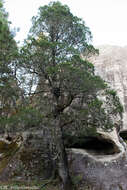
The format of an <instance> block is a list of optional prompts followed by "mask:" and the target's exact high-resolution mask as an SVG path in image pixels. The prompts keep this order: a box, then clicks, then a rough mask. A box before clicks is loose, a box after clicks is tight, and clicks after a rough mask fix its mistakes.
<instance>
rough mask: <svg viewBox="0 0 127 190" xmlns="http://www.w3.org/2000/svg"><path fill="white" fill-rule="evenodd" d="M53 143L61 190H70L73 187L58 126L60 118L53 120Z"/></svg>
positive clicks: (60, 130) (60, 129) (61, 133)
mask: <svg viewBox="0 0 127 190" xmlns="http://www.w3.org/2000/svg"><path fill="white" fill-rule="evenodd" d="M55 141H56V148H57V154H58V173H59V176H60V179H61V181H62V189H63V190H72V189H73V185H72V181H71V177H70V175H69V167H68V160H67V154H66V150H65V146H64V141H63V132H62V127H61V125H60V116H57V118H56V119H55Z"/></svg>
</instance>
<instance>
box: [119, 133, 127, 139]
mask: <svg viewBox="0 0 127 190" xmlns="http://www.w3.org/2000/svg"><path fill="white" fill-rule="evenodd" d="M119 136H120V137H122V139H123V140H124V141H127V131H120V133H119Z"/></svg>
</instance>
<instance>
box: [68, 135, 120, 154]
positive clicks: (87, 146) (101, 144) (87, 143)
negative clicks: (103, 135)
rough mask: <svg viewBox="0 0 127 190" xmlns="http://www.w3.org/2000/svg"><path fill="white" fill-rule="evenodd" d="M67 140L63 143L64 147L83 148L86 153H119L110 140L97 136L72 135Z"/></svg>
mask: <svg viewBox="0 0 127 190" xmlns="http://www.w3.org/2000/svg"><path fill="white" fill-rule="evenodd" d="M69 141H70V143H69ZM69 141H68V143H67V142H66V143H65V146H66V148H76V149H84V150H86V151H87V152H88V153H91V154H98V155H112V154H115V153H119V151H118V148H117V147H116V146H115V145H114V144H113V142H112V141H111V140H110V141H108V140H105V139H99V138H97V137H84V138H80V137H73V138H72V139H70V140H69Z"/></svg>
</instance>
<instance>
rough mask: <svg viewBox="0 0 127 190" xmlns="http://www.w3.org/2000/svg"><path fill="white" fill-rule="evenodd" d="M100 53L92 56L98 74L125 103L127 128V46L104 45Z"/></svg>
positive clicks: (124, 119) (100, 47) (124, 117)
mask: <svg viewBox="0 0 127 190" xmlns="http://www.w3.org/2000/svg"><path fill="white" fill-rule="evenodd" d="M97 48H98V49H99V55H97V56H93V57H92V58H90V61H91V62H92V63H93V64H94V65H95V71H96V74H97V75H100V76H101V77H102V78H103V79H104V80H106V81H107V82H108V83H109V84H110V86H111V87H112V88H113V89H115V90H116V91H117V93H118V96H119V97H120V100H121V103H122V104H123V105H124V110H125V112H124V116H123V129H127V46H125V47H119V46H110V45H103V46H99V47H97Z"/></svg>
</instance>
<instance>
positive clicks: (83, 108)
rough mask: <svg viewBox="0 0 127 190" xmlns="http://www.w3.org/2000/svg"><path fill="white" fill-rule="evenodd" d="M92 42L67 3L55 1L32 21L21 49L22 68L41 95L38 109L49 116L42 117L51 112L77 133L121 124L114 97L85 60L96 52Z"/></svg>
mask: <svg viewBox="0 0 127 190" xmlns="http://www.w3.org/2000/svg"><path fill="white" fill-rule="evenodd" d="M91 39H92V35H91V32H90V30H89V28H88V27H87V26H86V25H85V22H84V21H82V19H80V18H78V17H76V16H73V14H72V13H71V12H70V9H69V8H68V7H67V6H66V5H62V4H61V3H60V2H51V3H50V4H49V5H46V6H43V7H40V8H39V12H38V15H37V16H36V17H33V18H32V27H31V30H30V34H29V36H28V39H27V40H26V41H25V44H24V46H23V47H22V49H21V59H20V62H21V67H23V68H24V69H25V70H26V73H29V74H33V75H32V76H34V77H35V78H37V80H36V81H37V85H38V87H37V90H36V92H35V93H37V94H38V92H41V95H39V94H38V96H37V97H38V101H37V102H36V106H37V107H38V109H40V110H41V111H42V112H47V113H45V114H44V115H47V114H49V113H52V114H49V115H50V116H51V115H52V117H53V116H54V115H55V116H56V115H57V114H58V115H59V114H60V116H61V120H62V124H61V125H64V123H65V124H66V123H70V122H71V126H73V127H74V128H76V129H77V128H78V129H79V132H80V130H81V129H82V131H85V130H87V131H90V130H91V131H95V130H94V129H96V128H99V127H101V128H104V129H111V128H112V127H113V126H114V121H115V120H114V118H115V117H118V118H119V117H120V118H119V119H118V121H121V118H122V113H123V108H122V106H121V103H120V101H119V98H118V97H117V95H116V93H115V92H114V91H113V90H111V89H109V88H108V86H107V84H106V83H105V81H103V80H102V79H101V78H100V77H99V76H96V75H95V74H94V66H93V64H92V63H90V62H88V61H87V60H83V59H82V58H81V53H83V55H85V56H87V55H90V54H93V53H98V51H97V50H95V49H94V47H93V46H92V45H91V44H90V41H91ZM34 81H35V80H34ZM45 93H47V96H45ZM102 97H105V98H102ZM49 102H50V103H49ZM74 102H77V103H74ZM66 109H68V112H67V111H65V110H66ZM54 112H55V113H54ZM115 119H116V118H115ZM67 121H68V122H67ZM120 125H121V123H120ZM93 128H94V129H93ZM70 130H71V129H70Z"/></svg>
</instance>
